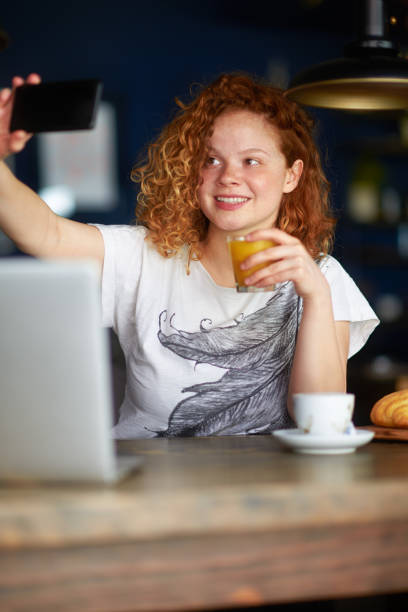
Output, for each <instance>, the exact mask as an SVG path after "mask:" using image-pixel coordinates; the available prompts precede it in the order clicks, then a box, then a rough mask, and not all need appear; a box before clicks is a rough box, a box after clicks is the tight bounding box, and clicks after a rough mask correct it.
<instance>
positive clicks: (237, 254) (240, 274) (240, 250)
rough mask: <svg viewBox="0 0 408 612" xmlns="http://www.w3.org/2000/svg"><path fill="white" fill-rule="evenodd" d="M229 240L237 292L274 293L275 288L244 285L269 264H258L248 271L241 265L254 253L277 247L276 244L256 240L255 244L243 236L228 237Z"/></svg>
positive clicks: (269, 241)
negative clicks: (248, 278) (247, 279)
mask: <svg viewBox="0 0 408 612" xmlns="http://www.w3.org/2000/svg"><path fill="white" fill-rule="evenodd" d="M227 240H228V246H229V250H230V253H231V258H232V265H233V268H234V276H235V282H236V287H237V291H240V292H247V291H248V292H249V291H273V290H274V288H275V287H274V286H269V287H262V288H258V287H251V286H249V285H245V283H244V279H245V278H247V277H248V276H250V275H251V274H253V273H254V272H255V271H256V270H260V269H261V268H264V267H265V266H267V265H268V263H269V262H268V263H262V264H258V265H256V266H253V267H252V268H249V269H248V270H241V268H240V264H241V263H242V262H243V261H244V259H246V258H247V257H249V256H250V255H252V254H253V253H257V252H258V251H263V250H265V249H269V248H270V247H273V246H275V243H274V242H272V241H271V240H254V241H253V242H249V241H248V242H247V241H246V240H245V238H244V237H243V236H228V238H227Z"/></svg>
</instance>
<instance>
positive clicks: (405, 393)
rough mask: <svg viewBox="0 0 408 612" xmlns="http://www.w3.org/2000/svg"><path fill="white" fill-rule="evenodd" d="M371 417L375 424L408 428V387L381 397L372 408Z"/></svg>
mask: <svg viewBox="0 0 408 612" xmlns="http://www.w3.org/2000/svg"><path fill="white" fill-rule="evenodd" d="M370 418H371V420H372V422H373V423H374V424H375V425H381V426H382V427H401V428H405V429H408V389H402V390H401V391H394V393H389V394H388V395H385V396H384V397H382V398H381V399H379V400H378V402H376V403H375V404H374V406H373V407H372V409H371V413H370Z"/></svg>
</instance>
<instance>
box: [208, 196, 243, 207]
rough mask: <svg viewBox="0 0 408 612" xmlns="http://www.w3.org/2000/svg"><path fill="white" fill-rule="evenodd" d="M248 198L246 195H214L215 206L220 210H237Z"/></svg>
mask: <svg viewBox="0 0 408 612" xmlns="http://www.w3.org/2000/svg"><path fill="white" fill-rule="evenodd" d="M249 199H250V198H248V197H246V196H215V201H216V206H217V208H221V210H237V209H238V208H241V207H242V206H244V205H245V204H246V203H247V202H248V201H249Z"/></svg>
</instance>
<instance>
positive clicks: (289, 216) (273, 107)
mask: <svg viewBox="0 0 408 612" xmlns="http://www.w3.org/2000/svg"><path fill="white" fill-rule="evenodd" d="M177 104H178V106H179V107H180V108H179V111H178V114H177V115H176V116H175V117H174V119H173V120H172V121H171V122H170V123H169V124H168V125H167V126H166V127H165V128H164V129H163V130H162V132H161V134H160V135H159V137H158V138H157V140H156V141H155V142H153V143H152V144H150V146H149V148H148V152H147V159H146V160H145V162H144V163H143V164H140V165H138V166H135V167H134V168H133V170H132V174H131V177H132V180H133V181H134V182H137V183H139V184H140V191H139V194H138V198H137V202H138V204H137V207H136V220H137V222H138V223H139V224H142V225H145V226H146V227H147V228H148V230H149V234H148V237H149V240H151V241H152V242H153V243H154V245H155V246H156V248H157V250H158V251H159V253H161V254H162V255H163V256H165V257H169V256H172V255H174V254H176V253H177V252H178V251H179V250H180V249H181V248H182V247H183V246H184V245H189V246H190V247H192V249H193V251H194V252H195V253H196V254H198V258H199V249H198V248H197V247H198V243H199V242H200V241H202V240H203V239H204V238H205V236H206V232H207V226H208V222H207V219H206V217H205V216H204V215H203V213H202V212H201V210H200V206H199V202H198V195H197V191H198V187H199V184H200V170H201V168H202V166H203V163H204V161H205V154H206V147H207V141H208V138H209V137H210V135H211V132H212V128H213V125H214V121H215V119H216V118H217V117H218V116H219V115H220V114H221V113H222V112H224V111H226V110H230V109H245V110H249V111H252V112H254V113H257V114H260V115H263V116H265V117H266V119H267V120H268V121H269V122H270V123H271V125H273V126H275V128H277V129H278V132H279V135H280V141H281V143H280V144H281V150H282V153H283V155H284V156H285V158H286V162H287V165H288V167H290V166H292V164H293V163H294V161H295V160H296V159H301V160H302V161H303V165H304V166H303V172H302V176H301V178H300V181H299V183H298V185H297V187H296V189H295V190H294V191H292V192H291V193H288V194H283V197H282V202H281V206H280V210H279V214H278V218H277V222H276V226H277V227H278V228H279V229H282V230H284V231H286V232H288V233H289V234H291V235H292V236H295V237H296V238H299V240H301V241H302V243H303V244H304V245H305V247H306V248H307V250H308V251H309V253H310V254H311V255H312V256H313V257H315V258H318V257H319V256H320V255H321V254H322V253H323V254H326V253H328V252H329V251H330V249H331V247H332V243H333V234H334V226H335V223H336V221H335V219H334V217H333V215H332V213H331V210H330V204H329V191H330V186H329V183H328V181H327V179H326V177H325V175H324V172H323V169H322V166H321V162H320V155H319V152H318V150H317V147H316V144H315V141H314V138H313V128H314V122H313V120H312V119H311V117H310V116H309V115H308V114H307V113H306V112H305V110H304V109H302V108H301V107H300V106H298V105H297V104H296V103H295V102H292V101H291V100H289V99H288V98H287V97H286V96H285V93H284V91H283V90H281V89H278V88H275V87H271V86H270V85H265V84H263V83H262V82H260V81H256V80H255V79H254V78H252V77H250V76H248V75H245V74H223V75H221V76H220V77H219V78H218V79H217V80H216V81H214V82H213V83H212V84H211V85H209V86H207V87H205V88H203V89H202V90H201V91H200V93H199V94H198V95H197V96H196V97H195V99H194V100H193V101H192V102H191V103H190V104H183V103H182V102H180V101H179V100H177Z"/></svg>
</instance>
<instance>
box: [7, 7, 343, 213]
mask: <svg viewBox="0 0 408 612" xmlns="http://www.w3.org/2000/svg"><path fill="white" fill-rule="evenodd" d="M191 4H192V3H191V2H185V1H183V0H174V1H173V2H165V1H162V0H151V1H150V2H149V1H146V2H138V1H133V2H127V1H120V0H119V1H117V2H114V1H111V0H109V1H107V0H99V1H96V0H88V1H86V0H82V1H80V0H70V1H69V2H66V3H61V2H48V1H45V2H41V1H40V2H33V1H32V0H31V1H27V0H23V1H22V2H16V3H13V4H11V3H7V4H5V5H3V8H2V11H1V12H0V24H1V25H2V26H3V28H4V29H5V30H6V31H7V32H8V34H9V36H10V39H11V43H10V46H9V48H8V49H7V50H6V51H4V52H3V53H2V54H1V55H0V60H1V62H0V85H2V86H5V85H7V84H8V83H9V81H10V79H11V77H12V76H13V75H14V74H20V75H23V76H25V75H27V74H28V73H29V72H31V71H35V72H38V73H40V74H41V75H42V77H43V79H44V80H47V81H52V80H63V79H75V78H86V77H98V78H100V79H102V80H103V82H104V97H105V98H106V99H107V100H110V101H113V102H114V103H115V105H116V107H117V110H118V116H119V145H120V147H119V165H120V168H119V171H120V178H121V187H122V192H123V201H122V202H121V206H120V207H119V208H118V210H117V211H116V212H115V213H114V215H113V217H112V215H110V216H109V221H111V220H113V221H119V222H120V221H122V220H124V221H126V220H127V219H128V217H129V215H132V210H133V202H134V190H133V189H132V186H131V185H130V182H129V179H128V176H129V172H130V169H131V166H132V164H133V163H134V161H135V160H136V159H137V157H138V154H139V153H140V152H141V150H142V149H143V147H144V145H145V144H146V142H148V141H149V140H151V139H152V138H153V137H154V135H155V134H156V133H157V131H158V130H159V129H160V127H161V126H162V125H163V124H164V123H165V122H166V121H167V120H168V119H169V117H170V116H171V112H172V109H173V108H174V102H173V101H174V98H175V97H176V96H180V97H181V98H184V99H186V98H187V97H188V93H189V88H190V85H191V84H193V83H203V82H208V81H209V80H211V79H212V78H214V77H216V76H217V75H218V74H219V73H220V72H223V71H232V70H245V71H249V72H251V73H254V74H257V75H260V76H265V74H266V71H267V67H268V62H269V61H270V60H276V61H284V62H285V64H286V65H287V68H288V71H289V73H290V74H291V75H293V74H294V73H296V72H297V71H298V70H299V69H301V68H302V67H304V66H306V65H309V64H311V63H316V62H319V61H322V60H325V59H329V58H334V57H337V56H339V55H341V53H342V48H343V41H342V40H340V39H339V37H338V36H337V37H336V36H333V34H324V33H322V32H315V33H314V32H308V33H307V35H305V34H304V33H302V32H299V31H293V30H289V29H285V27H282V24H281V23H280V22H281V20H280V19H279V18H277V17H275V16H274V13H273V11H271V10H270V9H269V10H267V11H266V13H265V15H266V17H265V21H264V23H263V25H262V27H259V24H258V25H257V26H255V25H251V23H250V20H248V21H249V25H245V23H242V21H241V23H239V24H237V22H236V20H234V19H233V13H234V3H233V2H224V3H223V2H218V3H217V2H212V1H209V2H202V3H200V6H199V7H197V8H194V7H192V6H191ZM269 4H273V3H269ZM289 4H290V2H289ZM292 4H296V2H292ZM220 5H222V6H223V9H224V10H223V11H221V12H220V10H219V6H220ZM228 6H230V7H231V20H229V19H228V10H227V8H228ZM262 6H263V5H262V3H261V4H260V5H258V7H257V6H255V5H254V10H255V11H257V10H259V7H262ZM217 7H218V8H217ZM221 13H222V14H221ZM226 13H227V17H225V15H226ZM30 146H31V147H32V148H34V147H35V145H33V146H32V145H30ZM17 171H18V173H19V175H20V177H21V178H23V179H24V180H28V181H29V182H31V183H32V186H33V187H34V188H35V187H36V185H35V183H36V177H35V173H34V170H33V163H32V153H31V155H30V151H29V152H27V153H25V154H24V155H23V156H20V158H19V159H17Z"/></svg>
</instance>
